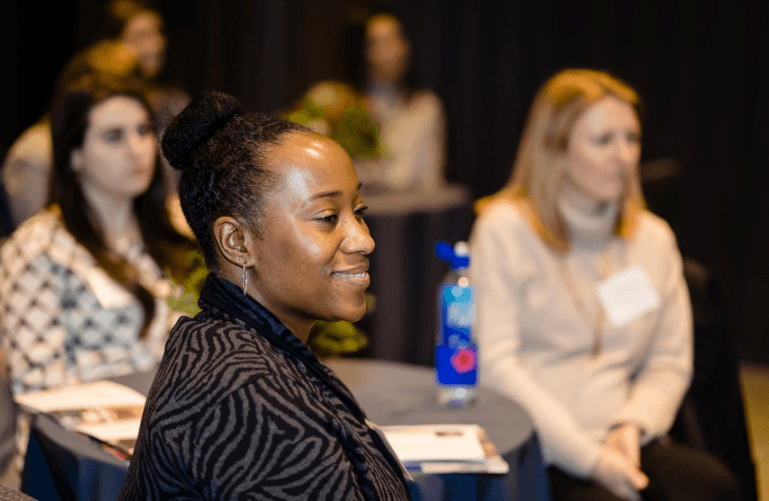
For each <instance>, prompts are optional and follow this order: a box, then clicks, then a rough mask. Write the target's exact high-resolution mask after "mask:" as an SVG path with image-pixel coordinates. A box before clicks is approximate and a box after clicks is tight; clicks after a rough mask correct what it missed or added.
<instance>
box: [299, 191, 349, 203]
mask: <svg viewBox="0 0 769 501" xmlns="http://www.w3.org/2000/svg"><path fill="white" fill-rule="evenodd" d="M341 196H342V192H341V191H339V190H337V191H324V192H322V193H316V194H315V195H313V196H311V197H310V198H308V199H307V200H305V201H304V204H302V205H307V204H309V203H310V202H313V201H315V200H318V199H319V198H327V197H330V198H333V197H341Z"/></svg>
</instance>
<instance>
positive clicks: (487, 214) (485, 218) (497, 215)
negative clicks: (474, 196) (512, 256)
mask: <svg viewBox="0 0 769 501" xmlns="http://www.w3.org/2000/svg"><path fill="white" fill-rule="evenodd" d="M478 206H479V211H478V217H477V219H476V221H475V227H476V228H478V229H481V230H482V231H487V232H488V231H493V232H501V231H505V232H509V231H511V230H512V231H531V230H532V228H533V223H532V221H533V219H534V218H535V217H536V215H535V213H534V209H533V208H532V207H531V204H529V203H528V202H527V201H526V200H525V199H523V198H517V197H507V196H502V195H499V196H495V197H493V198H490V199H486V200H483V199H482V200H481V201H480V202H479V204H478Z"/></svg>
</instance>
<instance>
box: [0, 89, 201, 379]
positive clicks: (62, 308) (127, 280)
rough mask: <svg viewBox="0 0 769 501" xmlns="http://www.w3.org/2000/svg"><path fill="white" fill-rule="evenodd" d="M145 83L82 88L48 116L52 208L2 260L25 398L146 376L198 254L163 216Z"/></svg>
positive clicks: (16, 237)
mask: <svg viewBox="0 0 769 501" xmlns="http://www.w3.org/2000/svg"><path fill="white" fill-rule="evenodd" d="M153 123H154V116H153V112H152V108H151V107H150V106H149V104H148V102H147V101H146V98H145V95H144V93H143V88H142V87H141V85H140V84H139V83H138V82H132V81H129V80H123V79H116V78H112V77H106V76H103V75H88V76H85V77H83V78H81V79H79V80H78V81H76V82H75V83H73V84H72V85H71V86H70V87H69V88H67V89H66V90H64V92H63V93H62V95H61V96H60V97H59V98H58V99H57V100H56V102H55V104H54V108H53V111H52V113H51V130H52V138H53V157H54V169H53V172H52V178H51V179H52V180H51V190H50V197H49V202H50V205H49V206H48V207H47V208H46V209H45V210H43V211H41V212H40V213H39V214H37V215H36V216H34V217H33V218H31V219H30V220H29V221H28V222H27V223H26V224H24V225H22V226H21V227H20V228H19V229H18V230H16V232H14V233H13V234H12V235H11V237H9V239H8V240H7V241H6V242H5V243H4V245H3V246H2V248H0V311H2V312H3V314H2V317H0V341H2V348H3V350H4V351H5V354H6V357H7V362H8V367H9V371H10V375H11V380H12V386H13V391H14V392H15V393H21V392H26V391H33V390H42V389H46V388H52V387H57V386H62V385H65V384H70V383H75V382H82V381H89V380H94V379H100V378H105V377H110V376H117V375H121V374H126V373H130V372H133V371H140V370H146V369H149V368H151V367H153V366H154V365H155V364H156V363H157V362H158V360H159V359H160V356H161V355H162V353H163V347H164V344H165V339H166V336H167V334H168V331H169V330H170V327H171V325H172V324H173V322H174V321H175V320H176V315H173V314H172V312H171V311H169V307H168V304H167V302H166V298H167V297H168V296H169V294H170V293H171V286H170V283H169V281H168V280H167V279H166V277H165V273H164V272H166V271H167V272H168V273H170V274H171V275H173V277H174V278H175V279H176V280H177V282H179V283H181V282H182V281H183V276H184V274H185V273H186V272H187V268H188V263H189V258H188V257H187V256H188V253H189V251H190V250H191V248H192V247H191V246H190V245H189V244H190V242H189V240H188V239H187V238H185V237H183V236H181V235H180V234H179V233H177V232H176V231H175V230H174V228H173V226H172V225H171V222H170V220H169V217H168V215H167V212H166V210H165V190H164V187H163V182H162V176H161V172H160V169H158V168H157V166H158V156H159V152H158V144H157V136H156V134H155V131H154V129H153Z"/></svg>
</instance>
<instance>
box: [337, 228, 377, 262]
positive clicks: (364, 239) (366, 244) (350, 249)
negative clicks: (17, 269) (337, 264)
mask: <svg viewBox="0 0 769 501" xmlns="http://www.w3.org/2000/svg"><path fill="white" fill-rule="evenodd" d="M348 228H349V229H348V233H347V236H346V238H345V240H344V242H343V245H342V250H344V251H345V252H347V253H349V254H353V253H356V252H360V253H362V254H366V255H368V254H371V252H372V251H373V250H374V247H375V243H374V239H373V238H371V233H369V231H368V226H366V223H365V222H363V221H358V220H357V219H355V220H354V222H353V223H351V224H350V225H349V227H348Z"/></svg>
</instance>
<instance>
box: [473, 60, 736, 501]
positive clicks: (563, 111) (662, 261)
mask: <svg viewBox="0 0 769 501" xmlns="http://www.w3.org/2000/svg"><path fill="white" fill-rule="evenodd" d="M639 106H640V103H639V99H638V95H637V94H636V92H635V91H634V90H633V89H632V88H630V87H629V86H628V85H627V84H625V83H623V82H621V81H620V80H618V79H616V78H614V77H612V76H611V75H609V74H606V73H603V72H599V71H592V70H566V71H563V72H561V73H558V74H557V75H555V76H554V77H552V78H551V79H550V80H549V81H548V82H546V83H545V85H544V86H543V87H542V89H541V90H540V91H539V93H538V94H537V96H536V98H535V100H534V104H533V106H532V109H531V112H530V114H529V118H528V123H527V126H526V130H525V132H524V134H523V137H522V140H521V144H520V147H519V150H518V156H517V159H516V163H515V166H514V169H513V176H512V178H511V180H510V182H509V184H508V185H507V186H506V187H505V188H504V189H503V190H502V191H500V192H499V193H497V194H496V195H494V196H492V197H489V198H488V199H485V200H482V201H481V203H480V204H479V210H480V215H479V218H478V220H477V222H476V225H475V227H474V229H473V235H472V254H473V267H472V274H473V278H474V280H475V283H476V284H477V287H478V321H479V324H478V338H479V345H480V354H481V360H480V363H481V370H482V374H483V381H484V382H485V384H488V385H489V386H491V387H493V388H494V389H496V390H497V391H500V392H502V393H503V394H505V395H508V396H510V397H511V398H513V399H515V400H516V401H518V402H520V403H521V404H522V405H524V407H526V409H527V410H528V411H529V413H530V414H531V416H532V418H533V420H534V422H535V425H536V428H537V432H538V435H539V438H540V440H541V441H542V445H543V451H544V458H545V461H546V463H548V464H549V466H550V468H549V472H550V478H551V483H552V489H553V497H554V498H555V499H556V500H563V499H580V500H584V499H596V500H604V499H605V500H617V499H624V500H640V499H655V500H656V499H676V500H686V499H692V500H695V499H696V500H706V499H713V500H716V499H723V500H727V499H737V497H738V495H737V490H738V488H737V484H736V480H735V479H734V477H733V475H732V474H731V472H729V471H728V470H727V469H726V467H724V466H723V465H721V464H720V463H719V462H718V461H717V460H716V459H714V458H712V457H711V456H709V455H707V454H706V453H704V452H702V451H697V450H693V449H689V448H686V447H684V446H680V445H675V444H671V443H670V442H669V440H668V439H667V438H666V433H667V432H668V430H669V428H670V426H671V425H672V423H673V420H674V418H675V415H676V412H677V410H678V407H679V405H680V403H681V400H682V399H683V396H684V394H685V392H686V390H687V388H688V386H689V382H690V378H691V375H692V337H693V334H692V318H691V306H690V302H689V295H688V291H687V288H686V284H685V282H684V277H683V272H682V264H681V255H680V253H679V251H678V248H677V245H676V241H675V237H674V235H673V233H672V231H671V230H670V228H669V227H668V225H667V224H666V223H665V222H664V221H663V220H662V219H660V218H658V217H656V216H654V215H653V214H651V213H649V212H648V211H646V210H644V201H643V196H642V194H641V188H640V180H639V175H638V163H639V159H640V155H641V145H640V139H641V125H640V121H639Z"/></svg>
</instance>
